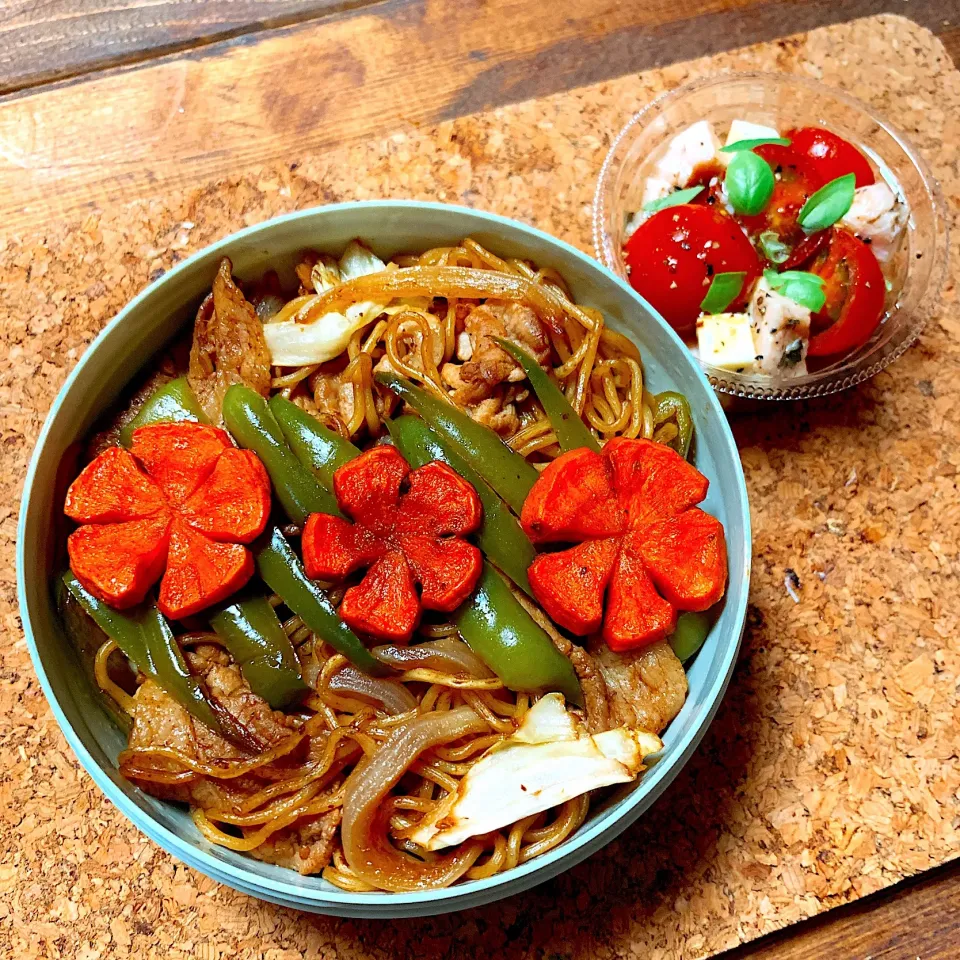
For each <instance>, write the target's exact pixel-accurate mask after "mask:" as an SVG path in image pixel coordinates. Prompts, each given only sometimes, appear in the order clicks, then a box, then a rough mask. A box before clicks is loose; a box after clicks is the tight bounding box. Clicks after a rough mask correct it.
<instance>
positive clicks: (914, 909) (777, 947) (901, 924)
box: [717, 861, 960, 960]
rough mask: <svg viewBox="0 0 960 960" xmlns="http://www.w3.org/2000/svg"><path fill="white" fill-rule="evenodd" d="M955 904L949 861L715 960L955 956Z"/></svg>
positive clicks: (932, 959) (958, 941)
mask: <svg viewBox="0 0 960 960" xmlns="http://www.w3.org/2000/svg"><path fill="white" fill-rule="evenodd" d="M958 903H960V863H957V862H956V861H954V862H953V863H950V864H947V865H946V866H944V867H941V868H938V869H936V870H931V871H930V872H929V873H927V874H924V875H923V876H922V877H921V878H920V879H914V880H912V881H906V882H904V883H901V884H898V885H897V886H895V887H892V888H891V889H889V890H886V891H884V892H882V893H878V894H875V895H874V896H872V897H867V898H865V899H863V900H860V901H858V902H857V903H854V904H851V905H849V906H846V907H838V908H837V909H835V910H831V911H830V912H829V913H826V914H823V915H822V916H820V917H817V918H815V919H813V920H808V921H806V922H804V923H799V924H796V925H795V926H793V927H790V928H789V929H788V930H785V931H783V932H781V933H778V934H774V935H772V936H770V937H764V938H763V939H761V940H757V941H755V942H754V943H752V944H747V945H746V946H743V947H738V948H736V949H734V950H731V951H728V952H726V953H722V954H720V955H719V956H718V958H717V960H824V958H825V957H837V958H839V960H956V958H957V957H958V956H960V913H958V911H957V904H958Z"/></svg>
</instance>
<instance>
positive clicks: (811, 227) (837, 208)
mask: <svg viewBox="0 0 960 960" xmlns="http://www.w3.org/2000/svg"><path fill="white" fill-rule="evenodd" d="M856 189H857V176H856V174H854V173H845V174H844V175H843V176H842V177H837V179H836V180H831V181H830V182H829V183H827V184H825V185H824V186H822V187H821V188H820V189H819V190H818V191H817V192H816V193H814V194H813V195H812V196H811V197H810V198H809V199H808V200H807V202H806V203H805V204H804V205H803V207H802V208H801V210H800V216H799V217H797V222H798V223H799V224H800V226H801V227H803V229H804V231H805V232H806V233H816V232H817V231H818V230H825V229H826V228H827V227H830V226H833V224H835V223H836V222H837V221H838V220H839V219H840V218H841V217H842V216H843V215H844V214H845V213H846V212H847V211H848V210H849V209H850V207H851V206H853V194H854V191H855V190H856Z"/></svg>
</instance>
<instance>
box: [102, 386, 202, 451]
mask: <svg viewBox="0 0 960 960" xmlns="http://www.w3.org/2000/svg"><path fill="white" fill-rule="evenodd" d="M180 420H195V421H197V422H198V423H209V422H210V421H209V420H208V419H207V415H206V414H205V413H204V412H203V408H202V407H201V406H200V402H199V401H198V400H197V398H196V395H195V394H194V392H193V390H191V389H190V384H189V383H188V382H187V378H186V377H177V379H176V380H171V381H170V382H169V383H165V384H164V385H163V386H162V387H160V389H159V390H157V391H156V392H155V393H153V394H151V396H150V397H149V398H148V399H147V402H146V403H145V404H144V405H143V406H142V407H141V408H140V410H139V412H138V413H137V415H136V416H135V417H134V418H133V419H132V420H131V421H130V422H129V423H128V424H127V425H126V426H125V427H124V428H123V429H122V430H121V431H120V442H121V443H122V444H123V445H124V446H129V445H130V443H132V441H133V431H134V430H137V429H138V428H139V427H146V426H149V425H150V424H152V423H176V422H177V421H180Z"/></svg>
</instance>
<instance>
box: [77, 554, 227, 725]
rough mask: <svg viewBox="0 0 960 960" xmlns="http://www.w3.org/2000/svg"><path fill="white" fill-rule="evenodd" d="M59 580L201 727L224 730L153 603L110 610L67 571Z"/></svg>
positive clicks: (164, 619)
mask: <svg viewBox="0 0 960 960" xmlns="http://www.w3.org/2000/svg"><path fill="white" fill-rule="evenodd" d="M63 583H64V585H65V586H66V588H67V589H68V590H69V591H70V593H71V594H72V595H73V596H74V598H75V599H76V600H77V601H78V602H79V604H80V606H82V607H83V609H84V610H86V611H87V613H88V614H90V616H91V618H92V619H93V621H94V622H95V623H96V624H97V626H98V627H100V629H101V630H102V631H103V632H104V633H105V634H106V635H107V636H108V637H109V638H110V639H111V640H113V641H114V643H116V645H117V646H118V647H119V648H120V649H121V650H122V651H123V653H124V655H125V656H126V657H127V659H128V660H130V662H131V663H133V664H134V666H135V667H136V668H137V669H138V670H139V671H140V672H141V673H143V674H146V676H148V677H151V678H152V679H154V680H156V682H157V683H158V684H159V685H160V686H161V687H162V688H163V689H164V690H165V691H166V692H167V693H168V694H170V696H171V697H173V699H174V700H176V701H177V703H179V704H180V705H181V706H182V707H186V709H187V710H189V711H190V713H191V714H193V716H194V717H196V718H197V719H198V720H199V721H200V722H201V723H203V724H204V725H205V726H207V727H209V728H210V729H211V730H215V731H216V732H217V733H224V730H223V727H222V724H221V723H220V720H219V717H218V716H217V715H215V714H214V711H213V708H212V707H211V705H210V702H209V701H208V700H207V698H206V697H205V696H204V694H203V689H202V687H201V685H200V682H199V681H198V680H197V678H196V677H195V676H193V674H191V673H190V668H189V667H188V666H187V662H186V660H184V658H183V652H182V651H181V649H180V647H179V645H178V644H177V641H176V639H175V638H174V636H173V631H172V630H171V629H170V624H169V623H168V622H167V620H166V618H165V617H164V616H163V614H162V613H160V611H159V610H158V609H157V608H156V606H154V605H153V604H150V603H143V604H141V605H140V606H138V607H135V608H133V609H132V610H114V609H113V608H112V607H110V606H108V605H107V604H106V603H104V602H103V601H102V600H100V599H98V598H97V597H95V596H94V595H93V594H92V593H90V592H89V591H88V590H87V589H86V588H85V587H84V586H83V585H82V584H81V583H80V582H79V581H78V580H77V578H76V577H75V576H74V575H73V573H72V572H71V571H69V570H68V571H67V572H66V573H65V574H64V575H63Z"/></svg>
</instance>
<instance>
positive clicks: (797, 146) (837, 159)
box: [784, 127, 875, 187]
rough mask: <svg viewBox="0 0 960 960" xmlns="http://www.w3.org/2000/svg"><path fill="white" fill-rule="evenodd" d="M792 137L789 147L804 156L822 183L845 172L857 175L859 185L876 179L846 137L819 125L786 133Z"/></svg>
mask: <svg viewBox="0 0 960 960" xmlns="http://www.w3.org/2000/svg"><path fill="white" fill-rule="evenodd" d="M784 136H785V137H787V138H788V139H789V140H791V141H792V144H791V147H790V149H791V150H793V151H794V153H797V154H800V155H802V156H803V157H805V158H806V160H807V163H808V165H809V166H810V168H812V169H813V170H814V171H815V172H816V175H817V177H818V178H819V180H820V183H819V184H817V186H823V184H825V183H829V182H830V181H831V180H836V179H837V177H842V176H845V175H846V174H848V173H853V174H855V175H856V178H857V180H856V185H857V186H858V187H868V186H870V184H871V183H874V182H875V178H874V175H873V169H872V167H871V166H870V161H869V160H867V158H866V157H865V156H864V155H863V154H862V153H861V152H860V151H859V150H858V149H857V148H856V147H855V146H854V145H853V144H852V143H850V142H849V141H848V140H844V139H843V137H839V136H837V134H835V133H831V132H830V131H829V130H824V129H823V128H822V127H800V128H798V129H796V130H788V131H787V132H786V133H785V134H784Z"/></svg>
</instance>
